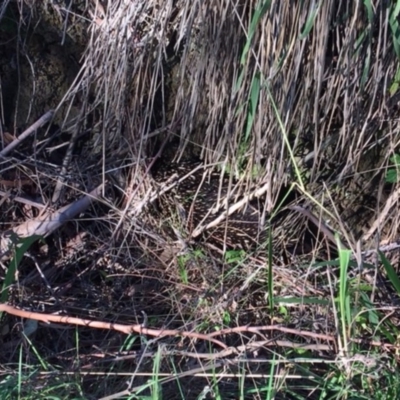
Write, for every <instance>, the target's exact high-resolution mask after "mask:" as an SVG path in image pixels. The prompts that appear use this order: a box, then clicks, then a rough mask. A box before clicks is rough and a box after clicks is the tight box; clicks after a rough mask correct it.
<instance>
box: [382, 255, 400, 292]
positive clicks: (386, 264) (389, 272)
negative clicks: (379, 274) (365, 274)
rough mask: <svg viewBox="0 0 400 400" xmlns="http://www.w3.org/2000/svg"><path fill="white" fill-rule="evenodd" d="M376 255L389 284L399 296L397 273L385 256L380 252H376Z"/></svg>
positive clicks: (399, 282) (399, 288)
mask: <svg viewBox="0 0 400 400" xmlns="http://www.w3.org/2000/svg"><path fill="white" fill-rule="evenodd" d="M378 253H379V257H380V259H381V262H382V264H383V267H384V268H385V271H386V274H387V276H388V278H389V280H390V282H391V283H392V285H393V287H394V288H395V289H396V292H397V294H400V279H399V277H398V275H397V272H396V271H395V269H394V268H393V266H392V264H390V262H389V260H388V259H387V258H386V257H385V255H384V254H383V253H382V252H380V251H378Z"/></svg>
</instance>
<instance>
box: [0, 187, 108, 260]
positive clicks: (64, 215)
mask: <svg viewBox="0 0 400 400" xmlns="http://www.w3.org/2000/svg"><path fill="white" fill-rule="evenodd" d="M103 188H104V185H103V184H101V185H99V186H97V188H96V189H94V190H92V191H91V192H90V193H89V194H87V195H86V196H84V197H82V198H81V199H79V200H77V201H75V202H73V203H71V204H68V205H67V206H64V207H62V208H60V209H59V210H57V211H55V212H45V213H43V214H42V215H40V216H39V217H37V218H35V219H31V220H28V221H25V222H24V223H23V224H21V225H18V226H17V227H16V228H14V229H12V230H9V231H6V232H3V234H2V235H1V239H0V250H1V251H2V252H5V253H8V251H9V248H10V246H11V245H12V244H13V240H12V239H13V236H17V237H19V238H26V237H29V236H33V235H37V236H42V237H46V236H48V235H50V234H51V233H53V232H54V231H55V230H56V229H58V228H59V227H60V226H62V225H63V224H65V223H66V222H68V221H71V220H72V219H73V218H75V217H76V216H77V215H78V214H80V213H81V212H83V211H85V210H86V209H87V208H88V207H89V206H90V205H91V204H92V202H93V201H94V200H98V199H99V198H100V196H101V193H102V191H103ZM5 255H6V254H1V257H4V256H5Z"/></svg>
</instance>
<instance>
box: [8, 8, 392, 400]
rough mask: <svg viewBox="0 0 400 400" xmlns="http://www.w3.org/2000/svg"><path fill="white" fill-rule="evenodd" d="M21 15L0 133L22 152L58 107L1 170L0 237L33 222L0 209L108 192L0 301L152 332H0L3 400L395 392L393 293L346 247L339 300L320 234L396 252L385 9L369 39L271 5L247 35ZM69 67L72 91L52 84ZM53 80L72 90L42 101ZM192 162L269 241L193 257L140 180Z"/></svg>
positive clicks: (219, 13) (111, 19)
mask: <svg viewBox="0 0 400 400" xmlns="http://www.w3.org/2000/svg"><path fill="white" fill-rule="evenodd" d="M30 3H31V2H28V1H26V2H24V1H22V0H20V1H14V2H9V1H6V2H4V3H3V5H2V6H1V8H0V16H2V19H0V39H1V43H2V45H1V46H2V54H1V56H0V58H3V60H4V61H2V62H1V63H0V71H1V74H2V75H1V85H2V86H1V89H2V103H3V105H2V121H3V122H4V124H5V125H8V126H7V128H8V131H9V132H11V133H10V135H11V136H12V135H17V134H18V130H19V129H24V128H25V127H26V126H29V124H30V123H32V121H33V120H36V119H38V118H39V117H40V116H41V115H42V114H43V113H44V112H45V111H47V110H48V109H49V108H53V107H55V106H56V105H57V109H56V117H55V119H54V121H53V122H54V123H53V124H51V126H49V127H48V129H47V131H45V130H44V129H42V130H39V131H38V132H37V134H36V137H35V139H32V140H31V141H30V142H29V141H28V142H26V143H24V144H22V145H21V146H19V147H18V153H15V154H13V156H12V157H8V158H5V159H3V161H2V164H1V165H2V167H1V180H0V184H2V185H3V186H5V185H6V182H8V183H10V182H11V187H8V188H6V187H3V188H1V189H3V190H4V191H8V192H9V196H8V197H7V196H4V195H3V194H1V193H3V192H0V194H1V196H2V198H3V199H4V201H2V202H1V204H0V207H1V213H2V214H1V215H2V216H1V222H2V226H3V228H2V231H6V230H9V229H13V228H15V227H16V226H18V225H19V224H21V223H23V222H24V221H25V220H26V219H29V218H35V217H37V215H38V214H39V211H38V209H37V208H36V207H35V206H34V205H33V206H32V205H31V206H26V205H21V204H20V203H19V202H18V198H17V197H15V198H13V197H12V196H10V194H11V195H18V196H20V197H21V196H22V197H26V196H28V195H29V196H31V197H34V198H35V201H38V202H39V201H41V202H43V203H45V204H49V205H50V206H51V207H54V208H55V209H57V208H59V207H60V206H62V205H65V204H68V203H70V202H71V201H73V200H74V199H76V198H78V197H80V196H81V195H82V194H83V193H88V192H90V191H91V190H92V189H93V188H94V187H96V186H97V185H98V184H99V183H104V184H105V186H106V188H107V189H106V191H105V193H104V196H103V198H102V200H101V201H99V202H97V203H96V204H94V205H93V206H92V207H91V208H89V209H88V210H87V211H85V212H84V213H82V214H81V215H80V216H79V218H76V219H75V220H74V221H69V222H68V223H67V224H65V225H64V226H63V227H62V228H61V229H60V230H59V231H58V232H57V233H55V234H53V235H51V236H49V237H48V238H47V239H46V242H47V243H46V244H43V243H37V244H35V245H34V247H33V248H32V249H31V250H30V253H29V255H27V256H26V257H25V258H24V259H23V261H22V263H21V264H20V266H19V273H18V279H17V283H16V284H14V285H12V287H11V288H7V291H8V292H9V294H10V301H11V302H12V303H14V304H15V305H18V307H20V308H22V309H25V310H33V311H38V312H42V313H48V314H51V313H61V314H62V315H68V316H75V317H80V318H84V319H91V320H97V321H107V322H113V323H116V324H117V323H119V324H125V325H133V324H142V326H143V329H147V328H153V329H154V330H155V332H153V333H154V335H153V334H152V333H151V332H149V334H147V335H145V334H142V335H138V334H132V335H130V336H126V335H123V334H121V333H118V332H115V331H113V330H112V329H110V330H94V329H92V328H90V327H83V328H78V327H74V326H69V325H61V324H59V325H48V324H42V325H39V326H38V327H36V328H35V329H34V332H33V333H32V334H30V335H25V334H24V332H26V329H27V325H26V323H25V325H24V323H23V321H22V320H21V319H17V318H16V317H12V316H3V324H2V326H3V329H2V336H3V339H2V341H3V345H2V352H1V358H0V360H1V361H0V363H1V364H2V365H3V366H4V369H3V373H2V374H3V376H4V377H5V379H4V381H3V382H2V383H1V384H0V390H3V391H4V393H8V392H7V391H6V389H7V385H6V383H7V382H8V381H10V382H11V384H10V385H11V387H12V384H13V382H14V383H15V382H17V381H16V380H13V379H15V377H18V376H19V377H22V378H21V379H24V380H25V381H24V382H26V385H25V383H24V385H25V386H23V387H22V389H20V394H21V398H35V396H39V394H40V395H43V393H44V392H43V390H44V389H43V388H44V387H47V388H48V389H46V390H48V393H47V394H49V395H50V394H53V395H56V396H59V398H63V396H65V393H67V396H68V398H72V397H75V398H88V399H91V398H104V399H106V398H107V399H108V398H110V399H111V398H129V396H130V394H132V393H133V394H134V395H136V396H137V397H135V398H144V397H145V396H150V395H151V396H153V397H154V398H161V397H162V398H171V399H175V398H185V399H189V398H213V397H218V396H220V398H224V399H225V398H239V397H241V398H273V395H272V394H271V393H273V392H274V393H275V395H276V398H279V396H281V397H280V398H292V397H290V396H294V393H296V395H297V396H298V397H297V398H305V397H307V396H309V397H308V398H320V397H319V396H322V394H323V393H328V394H329V396H330V395H331V394H332V393H334V394H335V395H337V398H345V397H346V393H347V394H348V393H355V392H357V391H359V392H360V394H361V395H362V394H363V393H362V392H363V391H365V390H366V389H365V386H364V378H365V377H367V374H370V375H368V376H372V375H373V373H375V371H376V370H378V371H381V375H380V377H381V378H382V377H383V378H385V379H386V376H390V374H391V372H392V369H393V368H395V365H396V362H397V361H396V357H395V356H394V355H393V354H394V349H395V346H396V343H395V342H396V340H395V337H396V336H397V334H396V332H397V329H396V328H395V326H396V321H397V318H398V310H397V308H395V307H392V304H390V303H389V299H390V296H392V295H393V293H392V292H390V290H391V286H390V285H388V284H387V281H384V279H385V278H384V276H383V275H382V273H381V271H380V270H379V269H378V268H375V266H376V265H378V261H369V263H365V265H364V266H362V267H363V268H362V271H363V272H362V273H359V272H360V271H359V267H360V266H361V265H360V261H359V259H360V258H361V257H360V254H361V249H360V250H359V251H358V253H357V255H358V258H357V261H352V263H350V271H348V274H347V273H346V274H345V277H346V278H345V280H346V279H347V280H348V286H347V291H346V294H344V293H342V292H341V287H340V284H341V282H342V281H343V279H344V277H343V271H344V269H343V268H344V267H343V265H342V264H340V263H339V262H337V261H330V260H334V259H335V258H336V256H337V255H339V256H340V259H341V260H343V257H344V255H343V253H342V252H341V251H340V249H339V250H338V247H337V246H336V244H334V243H332V242H335V238H334V237H333V236H332V234H330V233H331V230H332V231H335V232H338V233H339V234H340V237H341V240H342V242H343V243H345V244H346V245H347V246H348V247H350V248H351V249H352V250H354V252H356V245H357V241H358V240H361V242H360V243H361V246H362V250H364V249H370V248H372V247H373V246H375V245H376V243H383V242H384V241H385V243H391V242H394V241H396V240H397V239H398V219H397V218H398V216H397V212H396V205H397V201H398V188H397V186H398V183H395V184H388V183H387V182H386V181H385V171H386V169H387V167H388V165H389V164H390V157H391V156H393V154H395V153H397V152H398V140H399V135H398V129H399V127H398V119H397V117H396V116H397V111H398V106H397V102H398V94H397V92H396V80H395V77H396V74H397V69H398V57H397V55H396V47H395V46H394V45H393V43H394V40H397V39H396V36H395V34H392V31H391V30H390V27H391V26H394V25H393V22H391V23H392V25H390V23H389V22H390V21H389V18H390V16H391V15H392V14H391V12H393V10H392V9H385V8H384V5H383V2H380V3H379V2H378V4H376V6H375V8H374V9H373V11H371V13H372V14H373V15H374V18H373V19H372V18H371V16H370V15H369V14H368V7H367V6H366V5H365V6H364V5H361V4H359V2H351V3H349V4H348V3H346V2H339V3H338V2H335V1H333V0H327V1H324V2H321V3H320V4H319V6H318V7H317V6H316V5H315V4H314V3H313V2H305V3H304V4H301V3H302V2H282V1H281V2H271V5H270V7H269V8H268V7H267V8H266V9H265V10H264V12H265V14H264V15H263V16H262V18H260V19H259V20H256V19H255V18H256V16H257V12H260V8H257V7H258V2H256V1H251V0H247V1H240V2H232V1H231V0H219V1H198V0H195V1H192V2H187V1H179V0H178V1H176V2H165V1H156V0H153V1H108V2H97V1H94V0H90V1H85V2H71V3H69V5H65V4H67V2H66V3H65V4H64V2H58V3H57V2H49V3H46V2H37V3H32V4H31V5H30ZM365 3H366V4H368V2H365ZM316 7H317V8H316ZM313 10H314V11H315V14H313ZM371 10H372V9H371ZM313 16H314V18H312V17H313ZM32 38H34V39H32ZM46 38H47V39H46ZM49 38H51V39H49ZM42 42H43V43H42ZM60 43H63V46H61V45H60ZM32 46H34V47H32ZM38 51H39V55H40V54H42V56H41V57H42V59H41V62H42V63H39V61H38V59H39V58H40V57H39V58H38V53H37V52H38ZM30 52H31V53H30ZM35 52H36V53H35ZM40 52H41V53H40ZM62 53H63V54H64V53H65V54H68V57H69V58H67V59H68V60H73V61H70V62H71V65H70V68H69V66H68V67H67V69H68V70H69V72H68V73H67V72H66V70H65V69H62V68H61V67H60V66H59V65H60V62H58V63H55V64H54V65H55V66H56V67H55V68H61V69H56V70H55V71H54V70H51V69H50V64H52V62H53V61H54V59H58V58H59V57H61V56H62ZM49 54H50V55H51V58H47V57H50V56H49ZM65 54H64V55H63V57H64V56H65ZM15 55H17V57H16V56H15ZM15 57H16V58H15ZM63 60H65V59H63ZM66 62H67V61H64V65H65V63H66ZM68 62H69V61H68ZM68 62H67V64H66V65H68ZM14 65H17V67H18V68H17V69H18V71H19V75H18V74H17V73H16V72H15V67H14ZM43 65H45V66H46V67H42V66H43ZM47 66H48V68H49V69H47ZM40 68H42V69H43V68H44V69H45V71H44V73H43V74H42V73H41V71H40ZM71 71H73V72H75V71H76V73H75V74H72V72H71ZM54 73H57V74H58V75H61V76H64V75H63V74H65V76H66V80H65V81H62V84H61V85H60V87H57V88H55V87H54V90H53V93H51V96H50V95H49V94H48V93H50V92H51V90H50V91H49V90H48V88H50V89H52V88H53V86H52V85H54V82H53V81H52V80H51V79H50V78H49V77H51V76H52V74H54ZM71 74H72V75H73V77H71ZM11 76H13V77H15V79H14V78H13V79H14V80H13V82H14V83H15V84H13V85H14V86H13V85H9V84H8V82H7V79H8V77H11ZM39 78H40V79H39ZM72 78H73V79H72ZM10 79H11V78H10ZM36 79H37V80H36ZM27 81H29V82H30V84H31V86H30V85H25V86H24V85H23V82H27ZM21 82H22V83H21ZM46 85H48V87H47V86H46ZM27 90H31V92H30V95H29V96H28V97H26V91H27ZM42 95H43V96H42ZM24 96H25V97H24ZM27 98H28V99H29V101H28V102H27ZM7 99H13V101H11V102H10V101H9V100H7ZM24 102H27V104H25V103H24ZM17 128H18V129H17ZM2 137H3V139H2V140H5V138H6V136H5V135H3V136H2ZM156 154H157V157H155V155H156ZM156 158H157V159H156ZM192 159H196V160H198V159H201V160H202V162H203V164H205V165H208V166H210V168H209V169H210V171H211V170H213V171H214V173H215V172H220V171H224V172H225V175H224V177H225V178H224V179H228V180H229V182H230V184H231V188H232V187H233V183H235V184H236V183H238V182H239V185H238V186H237V187H236V189H235V190H238V191H239V192H240V193H241V195H242V197H243V196H245V195H250V194H252V193H255V192H256V191H257V190H260V189H263V193H262V196H260V199H259V201H260V209H261V210H262V211H263V216H264V218H265V220H266V221H268V224H267V225H268V229H266V228H265V230H266V231H268V234H270V240H267V243H263V244H260V246H258V247H257V248H253V249H250V250H249V249H247V250H246V251H239V250H237V249H236V250H232V249H229V248H228V249H227V248H225V249H224V246H219V245H218V246H217V245H216V243H215V241H206V240H204V237H206V235H203V236H202V238H200V239H199V238H196V240H194V238H193V235H192V234H193V231H188V229H187V226H185V223H184V221H183V218H182V216H181V215H179V211H174V212H172V214H171V212H165V210H161V212H160V210H159V209H157V205H158V207H159V208H162V209H163V208H164V206H163V203H162V202H161V196H162V195H163V196H166V197H167V199H168V198H169V199H170V198H171V197H174V196H175V194H174V192H173V188H172V187H173V186H174V184H172V185H171V188H169V189H165V188H166V187H167V188H168V184H169V183H171V182H172V181H171V182H169V181H167V182H164V185H162V186H161V189H160V186H159V185H158V184H156V183H155V182H154V179H153V177H152V171H153V170H154V168H155V165H156V167H157V168H158V169H161V171H164V170H165V171H166V172H167V173H168V168H170V166H171V165H172V162H173V161H178V162H179V161H180V160H192ZM155 163H157V164H155ZM221 176H222V175H221ZM23 179H27V180H28V182H29V183H28V184H26V183H25V184H22V183H21V182H22V180H23ZM205 179H206V177H205V175H204V180H205ZM222 181H223V179H221V182H222ZM24 182H25V181H24ZM238 188H240V189H238ZM264 189H265V190H264ZM233 193H234V191H233V190H232V191H231V195H232V197H233ZM235 193H236V192H235ZM286 194H288V197H287V198H286V200H285V201H283V200H284V195H286ZM228 195H229V193H228ZM168 196H169V197H168ZM235 200H236V201H238V200H237V198H235ZM282 202H283V203H282ZM281 203H282V204H281ZM294 204H296V205H297V206H298V207H301V208H302V209H303V210H308V211H307V212H308V214H307V212H298V211H296V208H295V207H293V205H294ZM290 206H292V207H291V208H290ZM297 210H299V208H297ZM219 211H220V212H221V210H219ZM310 211H311V212H312V213H313V214H312V217H310V216H309V213H310ZM226 232H228V231H226ZM206 233H207V232H206ZM226 234H229V232H228V233H226ZM194 236H195V235H194ZM330 236H332V237H330ZM362 239H368V240H365V241H364V242H363V241H362ZM223 250H225V251H223ZM389 256H391V255H390V254H389ZM389 258H390V257H389ZM392 261H394V258H393V260H392ZM357 262H358V264H357ZM374 263H375V264H374ZM8 267H9V265H8V264H7V263H6V264H3V269H4V275H6V270H7V268H8ZM346 272H347V271H346ZM386 272H387V270H386ZM377 282H378V283H379V284H378V283H377ZM342 296H343V298H347V300H348V301H349V305H348V307H349V309H350V308H351V311H352V312H351V313H350V312H349V314H346V315H347V317H348V316H349V315H350V314H351V318H348V319H346V318H345V317H344V316H343V314H344V312H343V310H344V309H340V304H339V302H338V301H335V299H337V298H338V297H340V298H342ZM346 296H349V297H346ZM375 301H376V303H374V302H375ZM379 307H380V309H381V310H380V311H379V312H378V311H377V309H378V308H379ZM366 310H367V311H368V312H369V314H368V315H369V317H368V318H367V317H365V316H364V314H365V313H366ZM373 317H376V320H374V318H373ZM341 318H342V319H341ZM363 318H366V319H365V320H364V319H363ZM344 320H346V321H345V322H343V321H344ZM374 321H375V322H374ZM377 321H378V322H377ZM384 322H385V323H386V324H389V325H384ZM383 325H384V328H382V327H381V326H383ZM343 326H346V327H347V328H348V330H346V329H345V331H346V333H344V331H343V329H342V328H343ZM380 329H382V330H383V329H385V332H391V335H392V337H393V338H394V339H393V341H390V340H389V336H390V335H386V334H384V333H382V332H381V331H380ZM165 330H179V331H180V332H185V334H183V333H182V334H181V335H173V334H168V335H165V334H164V333H165ZM163 332H164V333H163ZM201 334H203V335H206V337H205V336H201ZM185 335H186V336H185ZM196 335H198V336H196ZM347 335H348V336H347ZM378 336H379V337H381V336H382V337H383V339H381V342H380V343H378V342H377V340H375V339H376V337H378ZM361 338H363V339H365V342H362V341H361V340H359V339H361ZM346 339H349V340H348V342H347V341H346ZM350 339H352V341H351V344H350ZM344 341H345V343H344ZM389 342H390V343H389ZM221 344H222V345H221ZM349 348H350V350H349ZM376 349H378V355H376ZM387 354H389V355H390V356H388V357H389V358H390V360H391V361H393V364H391V363H390V362H388V363H386V365H384V363H383V362H381V359H380V358H379V357H385V356H386V355H387ZM16 363H18V365H19V368H20V369H19V370H18V369H16V368H15V365H16ZM372 364H373V365H372ZM357 368H358V369H357ZM33 371H34V372H35V374H34V375H32V374H33ZM371 371H372V372H371ZM382 371H383V372H382ZM378 375H379V374H378ZM392 375H393V374H392ZM104 376H107V379H104ZM321 377H326V379H324V378H322V379H321ZM332 377H334V378H332ZM336 377H342V378H343V377H346V379H343V380H340V379H339V378H338V380H337V381H335V379H336ZM383 378H382V379H383ZM367 381H368V379H367ZM337 382H345V383H343V385H342V384H341V383H337ZM346 382H347V383H346ZM368 382H369V385H370V388H374V387H375V388H376V387H377V386H374V385H375V381H374V380H373V379H372V383H371V381H368ZM386 384H387V382H386ZM1 385H3V386H1ZM346 385H348V386H346ZM14 386H15V387H20V388H21V386H18V385H17V384H16V383H15V384H14ZM25 388H28V389H29V390H28V389H27V390H26V393H25ZM7 390H8V389H7ZM346 390H347V392H346ZM371 390H372V389H371ZM376 390H377V391H379V390H380V389H379V388H378V389H376ZM29 392H30V393H31V394H29ZM161 393H162V395H161ZM343 393H344V394H343ZM202 395H203V396H204V397H201V396H202ZM23 396H25V397H23ZM107 396H110V397H107ZM113 396H114V397H113ZM268 396H270V397H268ZM4 398H12V397H4ZM382 398H383V397H382ZM393 398H395V397H393Z"/></svg>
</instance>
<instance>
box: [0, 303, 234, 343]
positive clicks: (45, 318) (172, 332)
mask: <svg viewBox="0 0 400 400" xmlns="http://www.w3.org/2000/svg"><path fill="white" fill-rule="evenodd" d="M0 312H6V313H8V314H11V315H15V316H17V317H21V318H28V319H33V320H35V321H42V322H46V323H49V322H56V323H60V324H73V325H80V326H87V327H89V328H96V329H108V330H114V331H118V332H122V333H125V334H126V335H131V334H132V333H138V334H140V335H149V336H153V337H164V336H183V337H188V338H192V339H202V340H207V341H209V342H213V343H215V344H216V345H218V346H220V347H222V348H223V349H227V348H228V346H227V345H225V344H224V343H222V342H221V341H219V340H217V339H213V338H211V337H209V335H204V334H202V333H197V332H186V331H179V330H177V329H149V328H144V327H143V326H142V325H140V324H135V325H122V324H114V323H112V322H103V321H92V320H89V319H82V318H76V317H69V316H61V315H53V314H41V313H37V312H31V311H24V310H19V309H18V308H15V307H13V306H10V305H9V304H0Z"/></svg>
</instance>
